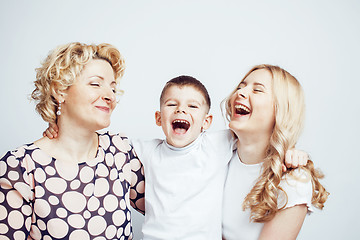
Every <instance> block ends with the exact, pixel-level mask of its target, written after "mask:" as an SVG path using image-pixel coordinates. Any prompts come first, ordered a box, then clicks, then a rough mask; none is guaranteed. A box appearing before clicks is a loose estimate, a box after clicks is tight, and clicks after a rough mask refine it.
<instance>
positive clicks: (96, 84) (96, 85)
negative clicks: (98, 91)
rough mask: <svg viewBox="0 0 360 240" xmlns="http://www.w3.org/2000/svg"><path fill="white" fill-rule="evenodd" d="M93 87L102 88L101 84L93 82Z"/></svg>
mask: <svg viewBox="0 0 360 240" xmlns="http://www.w3.org/2000/svg"><path fill="white" fill-rule="evenodd" d="M90 85H91V86H94V87H100V83H98V82H92V83H90Z"/></svg>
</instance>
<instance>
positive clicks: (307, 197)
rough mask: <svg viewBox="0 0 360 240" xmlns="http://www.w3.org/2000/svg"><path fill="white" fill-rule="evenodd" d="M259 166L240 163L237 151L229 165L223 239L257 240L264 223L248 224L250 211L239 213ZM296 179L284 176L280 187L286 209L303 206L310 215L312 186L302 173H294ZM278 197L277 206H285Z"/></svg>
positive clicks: (303, 172) (306, 174)
mask: <svg viewBox="0 0 360 240" xmlns="http://www.w3.org/2000/svg"><path fill="white" fill-rule="evenodd" d="M261 166H262V164H261V163H260V164H253V165H247V164H244V163H242V162H241V161H240V159H239V157H238V155H237V152H236V151H234V155H233V157H232V159H231V161H230V163H229V171H228V176H227V179H226V182H225V188H224V201H223V237H224V238H225V239H226V240H235V239H236V240H241V239H246V240H252V239H258V238H259V235H260V232H261V230H262V227H263V226H264V224H263V223H254V222H250V210H249V209H247V210H246V211H243V210H242V204H243V202H244V199H245V197H246V195H247V194H248V193H249V192H250V190H251V189H252V187H253V186H254V184H255V183H256V180H257V178H258V177H259V175H260V171H261ZM294 175H296V178H294V177H293V176H291V175H287V176H286V178H284V179H283V180H282V181H281V183H280V186H281V187H282V188H283V190H284V191H285V192H286V194H287V196H288V202H287V204H286V206H285V208H289V207H293V206H295V205H299V204H306V205H307V208H308V213H310V212H312V211H313V209H312V206H311V198H312V183H311V181H310V176H309V175H308V173H307V172H306V171H305V170H300V169H299V170H296V171H295V172H294ZM281 193H282V192H280V196H279V198H278V206H279V207H281V206H283V205H284V204H285V201H286V199H285V197H284V194H281Z"/></svg>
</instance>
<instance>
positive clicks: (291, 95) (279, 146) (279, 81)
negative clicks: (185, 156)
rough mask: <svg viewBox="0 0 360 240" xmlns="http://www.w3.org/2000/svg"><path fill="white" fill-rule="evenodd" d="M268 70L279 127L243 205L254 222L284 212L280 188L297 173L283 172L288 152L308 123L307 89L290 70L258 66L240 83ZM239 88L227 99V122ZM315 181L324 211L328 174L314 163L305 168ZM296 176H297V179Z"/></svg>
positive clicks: (315, 192)
mask: <svg viewBox="0 0 360 240" xmlns="http://www.w3.org/2000/svg"><path fill="white" fill-rule="evenodd" d="M259 69H265V70H267V71H269V72H270V74H271V75H272V91H273V96H274V106H275V125H274V129H273V132H272V135H271V137H270V142H269V145H268V148H267V151H266V157H265V159H264V162H263V165H262V172H261V174H260V176H259V178H258V179H257V182H256V183H255V185H254V187H253V188H252V189H251V191H250V193H249V194H248V195H247V196H246V198H245V200H244V202H243V209H244V210H245V209H250V212H251V214H250V219H251V221H253V222H266V221H269V220H271V219H272V218H273V217H274V216H275V214H276V213H277V212H278V211H280V210H281V209H283V208H284V207H285V205H286V202H285V204H284V206H280V207H279V206H278V196H279V193H280V192H282V193H284V195H285V197H286V198H287V196H286V193H285V192H284V191H283V189H282V188H281V187H280V182H281V180H282V179H283V177H284V176H285V175H292V174H293V170H291V171H287V172H286V173H283V171H282V164H283V163H284V159H285V153H286V151H287V150H288V149H291V148H293V147H295V144H296V142H297V141H298V138H299V136H300V133H301V131H302V129H303V125H304V120H305V99H304V93H303V89H302V87H301V85H300V83H299V82H298V81H297V79H296V78H295V77H294V76H292V75H291V74H290V73H288V72H287V71H286V70H284V69H282V68H280V67H278V66H273V65H267V64H262V65H257V66H254V67H253V68H252V69H251V70H250V71H249V72H248V73H247V74H246V75H245V77H244V78H243V79H242V80H241V81H240V83H241V82H242V81H244V79H245V78H246V77H247V76H249V75H250V74H251V73H252V72H254V71H256V70H259ZM236 90H237V88H235V90H234V91H233V92H232V93H231V94H230V95H229V97H227V98H226V99H225V100H224V103H225V111H226V113H225V114H226V119H227V120H228V121H230V117H231V101H230V99H231V96H232V95H233V94H234V93H235V92H236ZM301 168H302V169H305V170H306V172H308V175H309V177H310V179H311V181H312V185H313V194H312V204H313V205H314V206H315V207H317V208H319V209H322V208H323V207H324V203H325V201H326V200H327V197H328V195H329V193H328V192H327V191H326V190H325V188H324V187H323V186H322V185H321V184H320V182H319V179H321V178H323V177H324V175H323V174H322V173H321V171H320V170H317V169H315V168H314V164H313V162H312V161H311V160H308V163H307V165H306V166H305V167H301ZM294 177H295V176H294Z"/></svg>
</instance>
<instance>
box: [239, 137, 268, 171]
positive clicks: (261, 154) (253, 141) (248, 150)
mask: <svg viewBox="0 0 360 240" xmlns="http://www.w3.org/2000/svg"><path fill="white" fill-rule="evenodd" d="M235 134H236V136H237V137H238V142H237V154H238V156H239V158H240V160H241V161H242V162H243V163H245V164H258V163H261V162H263V161H264V159H265V156H266V149H267V147H268V145H269V139H270V136H268V135H267V136H265V135H262V134H246V133H241V134H237V133H235Z"/></svg>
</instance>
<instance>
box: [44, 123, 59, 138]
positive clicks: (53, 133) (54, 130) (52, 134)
mask: <svg viewBox="0 0 360 240" xmlns="http://www.w3.org/2000/svg"><path fill="white" fill-rule="evenodd" d="M58 132H59V128H58V126H57V125H56V123H49V127H48V128H47V129H46V130H45V131H44V132H43V136H44V137H48V138H50V139H53V138H57V136H58Z"/></svg>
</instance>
